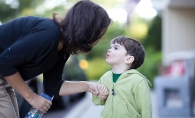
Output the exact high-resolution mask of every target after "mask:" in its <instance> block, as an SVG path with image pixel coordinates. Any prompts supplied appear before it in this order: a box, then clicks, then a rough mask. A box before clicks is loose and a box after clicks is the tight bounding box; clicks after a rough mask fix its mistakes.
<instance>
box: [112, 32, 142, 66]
mask: <svg viewBox="0 0 195 118" xmlns="http://www.w3.org/2000/svg"><path fill="white" fill-rule="evenodd" d="M115 43H118V44H120V45H122V46H124V47H125V49H126V51H127V54H129V55H131V56H134V61H133V63H132V65H131V68H130V69H137V68H139V67H140V66H141V65H142V64H143V63H144V59H145V50H144V47H143V46H142V45H141V44H140V43H139V42H138V41H136V40H134V39H132V38H128V37H125V36H118V37H116V38H114V39H113V40H112V41H111V44H115Z"/></svg>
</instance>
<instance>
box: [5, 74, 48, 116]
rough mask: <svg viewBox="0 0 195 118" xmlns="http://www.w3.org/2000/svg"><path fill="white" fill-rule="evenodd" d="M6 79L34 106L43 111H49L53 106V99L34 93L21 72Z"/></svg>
mask: <svg viewBox="0 0 195 118" xmlns="http://www.w3.org/2000/svg"><path fill="white" fill-rule="evenodd" d="M5 79H6V81H7V82H8V83H9V84H10V85H11V86H12V87H13V88H14V89H15V90H16V91H17V92H18V93H19V94H20V95H22V96H23V97H24V98H25V99H26V100H27V101H28V102H29V104H31V105H32V106H33V107H34V108H37V109H39V110H40V111H42V112H47V111H48V109H49V108H50V106H51V104H52V103H51V101H49V100H47V99H45V98H43V97H41V96H39V95H37V94H36V93H34V92H33V91H32V90H31V89H30V88H29V87H28V85H26V83H25V82H24V80H23V79H22V77H21V75H20V73H19V72H16V73H15V74H13V75H10V76H6V77H5Z"/></svg>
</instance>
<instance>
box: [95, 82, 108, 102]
mask: <svg viewBox="0 0 195 118" xmlns="http://www.w3.org/2000/svg"><path fill="white" fill-rule="evenodd" d="M98 89H99V95H98V96H101V97H102V100H106V98H107V97H108V93H109V91H108V89H107V88H106V87H105V86H104V85H101V84H99V85H98Z"/></svg>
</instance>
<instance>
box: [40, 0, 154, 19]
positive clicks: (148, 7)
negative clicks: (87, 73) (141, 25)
mask: <svg viewBox="0 0 195 118" xmlns="http://www.w3.org/2000/svg"><path fill="white" fill-rule="evenodd" d="M124 1H125V0H123V2H124ZM121 2H122V1H121ZM62 3H63V4H64V3H65V5H66V7H67V5H69V4H68V2H66V0H58V1H56V0H46V2H45V4H44V7H43V6H40V7H39V9H40V10H39V9H38V10H39V12H38V13H40V11H42V12H44V10H43V9H44V8H46V9H52V8H54V7H55V6H58V5H60V4H62ZM121 4H125V3H121ZM71 6H72V5H71ZM129 7H133V6H129ZM106 11H107V12H108V14H109V16H110V17H111V19H112V20H114V21H118V22H119V23H125V22H126V19H127V12H126V10H125V9H124V8H122V7H112V8H108V9H106ZM134 13H135V14H138V15H139V17H142V18H146V19H151V18H153V17H154V16H156V14H157V12H156V10H155V9H153V7H152V3H151V0H140V2H139V3H138V4H137V6H136V7H135V10H134Z"/></svg>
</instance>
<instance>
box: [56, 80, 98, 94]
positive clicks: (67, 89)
mask: <svg viewBox="0 0 195 118" xmlns="http://www.w3.org/2000/svg"><path fill="white" fill-rule="evenodd" d="M81 92H91V93H93V94H94V95H96V96H97V95H98V94H99V90H98V84H96V83H92V82H87V81H64V83H63V84H62V86H61V88H60V92H59V95H60V96H65V95H71V94H76V93H81Z"/></svg>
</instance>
